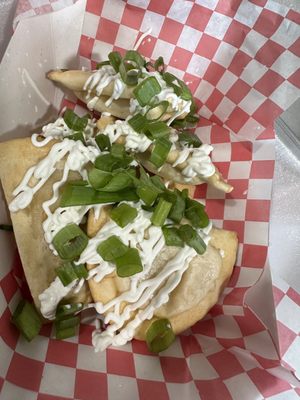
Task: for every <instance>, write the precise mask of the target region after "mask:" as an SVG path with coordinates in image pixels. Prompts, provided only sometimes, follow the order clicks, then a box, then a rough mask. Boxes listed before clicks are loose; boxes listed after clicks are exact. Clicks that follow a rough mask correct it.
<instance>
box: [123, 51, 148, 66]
mask: <svg viewBox="0 0 300 400" xmlns="http://www.w3.org/2000/svg"><path fill="white" fill-rule="evenodd" d="M124 60H126V61H131V62H133V63H134V64H135V65H136V66H137V67H140V68H142V67H144V65H145V59H144V58H143V57H142V56H141V55H140V53H139V52H137V51H136V50H128V51H126V54H125V57H124Z"/></svg>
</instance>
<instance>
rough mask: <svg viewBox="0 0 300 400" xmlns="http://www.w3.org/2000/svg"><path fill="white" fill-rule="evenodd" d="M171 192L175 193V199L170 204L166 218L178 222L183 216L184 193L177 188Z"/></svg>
mask: <svg viewBox="0 0 300 400" xmlns="http://www.w3.org/2000/svg"><path fill="white" fill-rule="evenodd" d="M173 193H174V194H175V195H176V201H175V203H173V205H172V208H171V211H170V214H169V216H168V218H170V219H171V220H172V221H174V222H177V223H180V221H181V220H182V218H183V217H184V211H185V195H184V194H182V192H180V191H179V190H178V189H175V190H174V192H173Z"/></svg>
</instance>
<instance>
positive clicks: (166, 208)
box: [151, 198, 172, 226]
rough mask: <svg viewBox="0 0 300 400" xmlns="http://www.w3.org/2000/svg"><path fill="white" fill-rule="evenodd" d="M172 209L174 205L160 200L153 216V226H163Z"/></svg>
mask: <svg viewBox="0 0 300 400" xmlns="http://www.w3.org/2000/svg"><path fill="white" fill-rule="evenodd" d="M171 208H172V203H169V202H168V201H166V200H164V199H163V198H160V199H159V202H158V204H157V206H156V208H155V210H154V213H153V214H152V216H151V222H152V224H153V225H156V226H163V224H164V223H165V220H166V219H167V217H168V214H169V212H170V210H171Z"/></svg>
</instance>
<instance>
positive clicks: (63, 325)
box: [55, 315, 80, 330]
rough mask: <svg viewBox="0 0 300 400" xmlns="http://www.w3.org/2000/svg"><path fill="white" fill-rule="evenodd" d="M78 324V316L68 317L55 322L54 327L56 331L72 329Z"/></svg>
mask: <svg viewBox="0 0 300 400" xmlns="http://www.w3.org/2000/svg"><path fill="white" fill-rule="evenodd" d="M79 322H80V318H79V317H78V316H75V315H74V316H70V317H68V318H65V319H60V320H58V321H55V327H56V329H57V330H64V329H68V328H72V327H74V326H78V325H79Z"/></svg>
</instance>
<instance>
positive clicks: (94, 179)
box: [88, 168, 113, 190]
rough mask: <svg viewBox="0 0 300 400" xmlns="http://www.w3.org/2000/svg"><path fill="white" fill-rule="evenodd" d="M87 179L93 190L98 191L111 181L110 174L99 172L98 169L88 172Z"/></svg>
mask: <svg viewBox="0 0 300 400" xmlns="http://www.w3.org/2000/svg"><path fill="white" fill-rule="evenodd" d="M88 177H89V182H90V184H91V186H93V188H94V189H96V190H98V189H101V188H103V187H104V186H105V185H107V184H108V183H109V182H110V181H111V179H112V177H113V175H112V173H111V172H107V171H101V170H100V169H97V168H92V169H91V170H90V171H89V172H88Z"/></svg>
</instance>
